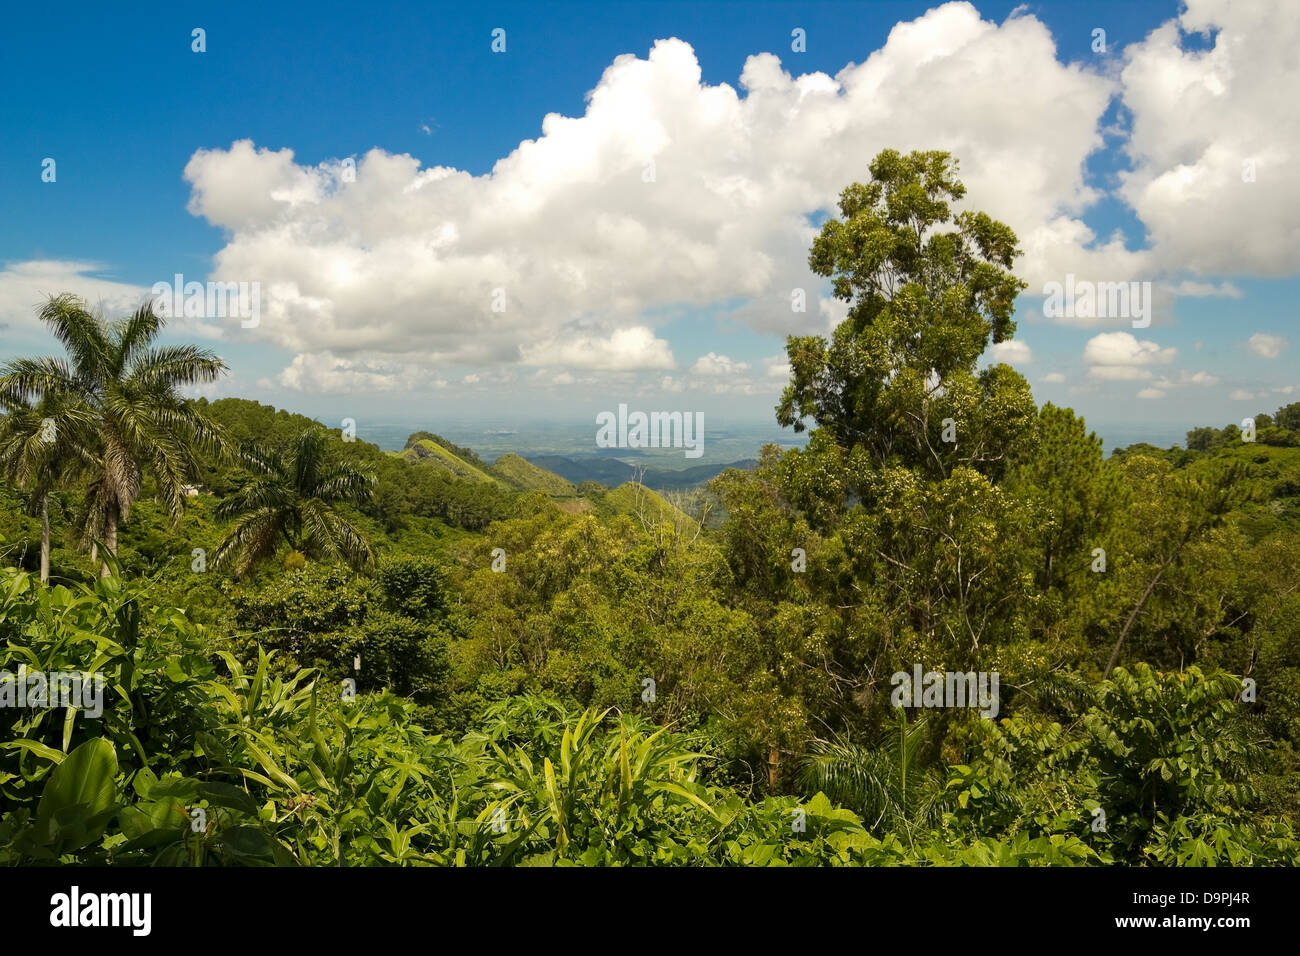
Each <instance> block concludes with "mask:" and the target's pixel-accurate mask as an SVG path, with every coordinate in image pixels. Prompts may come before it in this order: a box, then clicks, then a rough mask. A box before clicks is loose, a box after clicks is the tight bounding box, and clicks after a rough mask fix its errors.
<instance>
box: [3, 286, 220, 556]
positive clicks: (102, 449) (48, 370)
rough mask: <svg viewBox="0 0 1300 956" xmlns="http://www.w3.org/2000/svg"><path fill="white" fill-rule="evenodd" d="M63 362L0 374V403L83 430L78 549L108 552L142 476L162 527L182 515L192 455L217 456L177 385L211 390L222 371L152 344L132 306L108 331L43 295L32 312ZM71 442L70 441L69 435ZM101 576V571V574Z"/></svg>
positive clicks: (213, 430) (211, 434)
mask: <svg viewBox="0 0 1300 956" xmlns="http://www.w3.org/2000/svg"><path fill="white" fill-rule="evenodd" d="M40 318H41V321H42V322H44V323H45V324H46V325H48V326H49V327H50V331H51V332H53V333H54V336H55V338H57V339H58V340H59V341H60V342H61V343H62V344H63V347H64V349H65V350H66V351H67V353H68V357H67V359H63V358H56V357H53V356H49V357H46V358H39V359H17V360H15V361H12V362H9V363H7V364H6V365H5V366H4V367H3V368H0V403H3V404H4V405H5V406H7V407H13V406H15V405H19V404H22V403H24V402H26V403H29V404H32V405H38V404H40V403H41V402H52V403H54V404H55V405H56V406H57V407H59V408H61V409H63V414H65V415H66V416H68V419H69V421H73V422H84V423H88V425H89V428H88V432H87V437H88V439H89V441H88V444H91V445H92V447H93V448H94V450H95V455H94V464H93V466H91V467H90V469H89V474H90V482H89V485H88V487H87V494H86V506H87V508H86V514H87V517H86V521H85V526H84V528H83V536H84V538H85V539H86V540H102V541H103V543H104V549H105V551H106V552H107V553H108V554H111V555H115V554H116V553H117V533H118V528H119V527H120V525H121V524H122V523H123V522H125V521H126V520H127V519H128V518H129V517H130V515H131V507H132V506H133V505H134V504H135V502H136V500H137V499H138V498H139V496H140V486H141V483H142V481H143V478H144V473H145V471H146V470H147V471H148V473H149V474H150V476H151V477H152V478H153V479H154V483H155V484H156V486H157V490H158V495H159V497H160V498H162V500H163V501H164V502H165V503H166V504H167V506H168V510H169V511H170V512H171V516H172V519H173V520H174V521H179V520H180V518H181V515H182V513H183V512H184V509H185V485H186V484H187V483H188V482H189V481H190V480H191V476H193V475H194V474H195V473H196V472H197V470H198V467H199V464H200V455H201V454H202V453H207V454H209V455H215V454H217V453H218V452H220V451H221V450H222V448H223V447H224V440H223V437H222V431H221V428H220V426H219V425H217V424H216V423H215V422H213V421H211V420H210V419H209V418H207V416H206V415H204V414H203V413H202V412H201V411H199V409H198V408H196V407H195V406H194V405H193V403H191V402H187V401H186V400H185V398H184V397H183V396H182V395H181V394H180V391H179V390H180V388H181V387H182V386H186V385H197V384H207V383H209V382H213V381H215V380H216V379H217V378H218V377H219V376H220V375H221V373H222V372H224V371H225V370H226V364H225V363H224V362H223V361H221V359H220V358H218V357H217V356H216V355H214V354H212V353H211V352H209V351H207V350H206V349H200V348H197V347H196V346H193V345H167V346H159V345H154V344H153V343H154V340H155V339H156V338H157V337H158V335H159V333H160V332H161V331H162V328H163V326H164V325H165V320H164V319H162V318H161V317H160V316H158V315H157V314H156V313H155V312H154V311H153V306H152V304H151V303H150V304H146V305H142V306H141V307H140V308H139V309H137V310H136V311H135V313H134V314H132V315H130V316H128V317H126V318H124V319H121V320H119V321H116V322H109V321H108V320H106V319H105V318H104V317H103V315H102V314H96V313H91V312H90V311H89V309H88V308H87V307H86V303H85V302H84V301H83V300H82V299H79V298H77V297H76V296H74V295H70V294H64V295H60V296H51V297H50V299H49V301H47V302H46V304H45V305H44V307H43V308H42V309H41V311H40ZM78 434H80V432H78ZM100 573H101V574H102V575H104V576H107V575H108V574H109V573H110V571H109V566H108V563H107V562H105V563H104V565H103V567H102V569H101V572H100Z"/></svg>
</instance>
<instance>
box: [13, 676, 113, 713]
mask: <svg viewBox="0 0 1300 956" xmlns="http://www.w3.org/2000/svg"><path fill="white" fill-rule="evenodd" d="M0 707H52V708H57V707H78V708H80V709H81V710H83V711H85V713H86V716H87V717H99V716H100V715H102V714H103V713H104V675H103V674H99V673H93V674H91V673H87V672H86V671H49V672H48V673H47V672H45V671H29V670H28V669H27V666H26V665H25V664H24V665H22V666H20V667H19V668H18V673H17V674H14V673H12V672H10V671H0Z"/></svg>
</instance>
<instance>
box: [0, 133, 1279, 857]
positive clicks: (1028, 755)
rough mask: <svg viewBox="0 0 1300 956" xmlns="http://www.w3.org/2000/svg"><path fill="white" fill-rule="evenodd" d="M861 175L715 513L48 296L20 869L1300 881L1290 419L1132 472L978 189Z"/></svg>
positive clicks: (27, 507)
mask: <svg viewBox="0 0 1300 956" xmlns="http://www.w3.org/2000/svg"><path fill="white" fill-rule="evenodd" d="M867 171H868V173H869V176H868V177H867V180H866V182H864V183H853V184H851V185H849V186H848V187H847V188H845V190H844V191H843V193H842V194H841V196H840V200H839V204H838V210H837V214H836V215H835V216H832V217H831V218H829V219H827V220H826V221H825V222H824V223H823V224H822V226H821V229H820V232H819V234H818V235H817V237H816V239H815V240H814V242H813V244H812V248H811V252H810V256H809V265H810V267H811V268H812V270H813V271H814V272H815V273H817V274H818V275H821V276H824V277H826V278H827V279H829V280H830V282H831V284H832V288H833V290H834V293H835V295H836V296H837V297H838V298H839V299H840V300H842V301H843V302H844V303H845V306H846V308H847V315H846V318H845V319H844V320H843V321H842V322H841V323H840V324H839V325H838V326H837V327H836V328H835V330H834V332H833V333H832V334H831V335H830V336H829V337H824V336H799V337H793V336H792V337H790V338H789V340H788V343H787V353H788V356H789V362H790V367H791V376H790V381H789V384H788V385H787V387H786V388H785V391H784V393H783V394H782V396H781V399H780V402H779V404H778V405H777V407H776V409H775V413H776V418H777V420H778V421H779V422H780V423H781V424H782V425H784V426H788V427H790V428H792V429H795V430H800V431H802V430H807V431H808V433H809V441H808V443H807V445H806V447H803V448H793V449H788V450H782V449H780V448H778V447H776V446H767V447H765V448H763V449H762V450H761V454H760V456H759V460H758V463H757V464H756V466H755V467H753V468H751V469H748V470H741V469H729V470H727V471H725V472H723V473H722V474H720V475H719V476H717V477H716V478H714V479H713V480H712V481H711V482H709V483H708V485H707V486H706V487H702V488H700V489H697V491H696V492H695V493H693V494H690V495H680V494H667V493H664V494H660V493H658V492H656V491H653V490H651V489H649V488H646V487H644V486H643V485H641V484H639V483H637V482H628V483H626V484H623V485H620V486H618V487H616V488H609V487H605V486H603V485H600V484H598V483H596V482H583V483H582V484H581V485H577V486H575V485H574V484H573V483H571V482H568V481H566V480H564V479H563V478H561V477H560V476H558V475H554V474H551V473H550V472H547V471H545V470H544V469H541V468H539V467H537V466H536V465H534V464H532V463H530V462H527V461H524V459H522V458H520V457H519V456H506V457H503V459H501V460H498V462H496V463H489V462H487V461H485V460H483V459H482V458H481V457H479V456H478V455H477V454H475V453H474V452H473V451H472V450H470V449H467V448H464V447H460V446H457V445H455V444H453V443H451V442H449V441H447V440H446V439H444V438H442V437H441V436H440V435H438V434H437V433H436V432H434V431H428V432H423V431H422V432H416V433H415V434H412V435H411V436H410V439H409V440H408V441H407V443H406V446H405V448H404V449H403V450H402V451H400V452H385V451H383V450H381V449H380V448H378V447H377V446H375V445H373V444H370V443H367V442H365V441H356V440H350V438H351V436H349V435H346V434H345V433H343V432H341V431H339V430H337V429H328V428H325V427H324V426H322V425H321V424H320V423H318V422H316V421H314V420H312V419H310V418H306V417H304V416H300V415H295V414H291V413H289V412H286V411H283V410H276V409H273V408H270V407H267V406H264V405H260V404H258V403H256V402H251V401H247V400H243V399H238V398H223V399H219V400H216V401H208V400H206V399H190V398H186V397H184V392H185V389H186V388H187V387H189V386H193V385H196V384H203V383H208V382H211V381H213V380H216V379H217V378H219V377H220V376H221V375H222V373H223V372H224V370H225V364H224V362H222V360H221V359H220V358H219V357H217V356H216V355H214V354H212V353H210V352H208V351H205V350H202V349H199V348H197V347H194V346H189V345H164V344H160V343H159V336H160V335H161V334H162V333H163V331H164V320H163V319H162V318H160V317H159V316H157V315H156V314H154V312H153V311H152V310H151V309H150V308H149V307H148V306H144V307H141V308H140V309H139V310H137V311H136V312H134V313H132V314H130V315H128V316H125V317H122V318H119V319H111V318H108V317H105V316H104V315H102V314H99V313H97V312H94V311H92V310H90V309H89V308H88V306H87V305H86V304H85V303H83V302H81V301H80V300H78V299H76V298H75V297H73V296H70V295H60V296H56V297H53V298H51V299H50V300H49V301H48V302H47V303H46V304H45V305H44V306H43V308H42V310H41V313H40V317H41V319H42V320H43V321H44V322H45V324H46V326H47V327H48V328H49V330H50V333H51V336H52V339H53V340H54V343H55V344H57V345H58V346H61V347H62V350H63V354H62V355H51V356H37V357H32V358H25V359H21V360H15V361H12V362H10V363H8V364H7V365H5V366H4V367H3V368H0V412H3V418H0V471H2V472H3V476H4V484H3V487H2V488H0V565H2V566H0V639H2V640H3V648H2V649H0V656H3V660H2V661H0V672H2V673H0V704H5V706H3V707H0V795H2V797H3V799H2V800H0V806H2V807H3V813H2V814H0V861H3V862H6V863H10V864H32V863H53V862H62V863H112V864H139V863H163V864H192V865H244V864H275V865H333V864H340V863H346V864H348V865H358V864H359V865H445V866H453V865H454V866H465V865H471V866H472V865H489V864H507V865H511V864H518V865H525V864H554V863H559V862H571V863H578V864H585V865H615V864H661V865H930V864H970V865H992V864H997V865H1104V864H1127V865H1210V864H1290V865H1294V864H1295V863H1297V862H1300V842H1297V839H1296V837H1295V827H1296V824H1297V814H1298V813H1300V762H1298V761H1297V755H1296V741H1297V734H1298V733H1300V643H1298V642H1297V635H1298V634H1300V593H1298V591H1297V581H1300V404H1293V405H1288V406H1286V407H1283V408H1281V409H1276V410H1272V411H1269V412H1265V411H1261V412H1260V413H1259V414H1257V415H1256V416H1255V418H1254V419H1253V426H1254V427H1253V428H1252V429H1249V434H1247V432H1245V431H1243V430H1242V428H1241V427H1240V426H1239V425H1228V426H1227V427H1225V428H1214V427H1210V426H1206V427H1201V428H1197V429H1194V430H1193V431H1191V432H1189V433H1188V436H1187V440H1186V443H1185V447H1177V446H1176V447H1174V448H1169V449H1160V448H1156V447H1153V446H1151V445H1135V446H1130V447H1128V448H1125V449H1119V450H1116V452H1115V453H1113V454H1112V455H1111V456H1110V457H1106V456H1105V455H1104V454H1103V450H1102V443H1101V440H1100V439H1099V438H1098V437H1097V435H1096V434H1095V433H1093V432H1092V431H1090V430H1089V429H1088V427H1087V425H1086V423H1085V422H1084V421H1083V420H1082V419H1081V418H1080V417H1079V416H1077V415H1076V414H1075V413H1074V412H1073V411H1072V410H1070V409H1068V408H1059V407H1056V406H1054V405H1052V404H1043V405H1041V406H1040V405H1038V404H1036V403H1035V400H1034V397H1033V395H1032V392H1031V389H1030V387H1029V384H1028V382H1026V380H1025V379H1024V378H1023V377H1022V376H1021V375H1020V374H1019V373H1018V372H1017V371H1015V370H1014V369H1013V368H1011V367H1010V366H1009V365H1006V364H1000V363H989V362H988V361H987V351H988V349H989V347H990V346H991V345H993V344H996V343H1000V342H1006V341H1009V340H1011V339H1012V338H1013V337H1014V335H1015V330H1016V326H1015V321H1014V314H1015V303H1016V298H1017V296H1018V295H1019V294H1020V292H1021V291H1022V290H1023V289H1024V284H1023V283H1022V282H1021V281H1020V280H1019V279H1017V278H1016V276H1015V274H1014V265H1015V260H1016V258H1017V256H1018V254H1019V248H1018V241H1017V238H1016V236H1015V235H1014V234H1013V233H1012V231H1011V230H1010V229H1009V228H1008V227H1007V226H1006V225H1005V224H1003V223H1000V222H998V221H996V220H994V219H993V218H991V217H990V216H988V215H987V214H985V213H982V212H973V211H960V212H959V211H956V207H957V206H958V205H959V204H961V203H962V201H963V200H964V198H965V187H964V186H963V185H962V183H961V181H960V179H959V177H958V168H957V164H956V162H955V160H954V159H953V158H952V157H951V156H949V155H948V154H946V153H943V152H914V153H910V154H903V153H899V152H895V151H892V150H886V151H884V152H882V153H880V154H879V155H878V156H877V157H876V158H875V159H874V160H872V162H871V163H870V164H869V166H868V170H867ZM964 208H965V207H964V206H963V209H964ZM52 347H53V346H52ZM430 427H431V428H435V429H436V428H437V427H438V425H437V423H436V422H430ZM68 673H77V674H82V673H85V674H98V675H102V678H103V695H104V696H103V710H102V713H101V714H100V715H99V716H94V717H92V716H91V708H90V707H89V706H86V705H85V703H86V702H85V701H84V700H83V701H81V702H78V701H69V700H65V699H63V698H61V697H59V695H58V694H54V693H53V691H52V689H51V688H52V685H51V684H50V683H49V682H48V680H46V679H45V677H44V676H42V682H41V683H42V687H43V689H42V690H41V691H40V692H39V693H36V695H35V696H32V692H33V690H34V689H35V688H36V684H34V683H33V682H32V675H36V674H39V675H58V674H68ZM914 673H919V675H920V679H919V680H916V681H914V682H912V683H909V685H908V686H909V687H911V690H910V691H909V692H908V694H907V695H906V696H905V697H900V696H898V695H897V694H895V693H894V692H895V690H896V688H898V687H899V686H900V683H901V682H900V681H899V680H898V679H896V675H900V674H902V675H905V676H906V675H912V674H914ZM931 675H934V676H935V678H936V679H931ZM994 677H995V678H996V682H995V683H994V682H993V681H991V680H990V678H994ZM967 678H969V680H970V683H969V684H968V685H963V681H965V680H966V679H967ZM913 684H915V686H913ZM20 685H21V692H22V694H23V695H24V698H23V704H22V705H19V704H18V703H17V701H18V699H19V698H18V694H19V689H20ZM962 686H969V687H970V688H972V694H971V697H970V699H968V698H967V696H963V697H962V698H961V699H960V700H954V699H953V690H952V689H953V688H960V687H962ZM977 686H979V687H982V688H984V689H985V690H987V689H988V688H989V687H990V686H992V687H995V688H996V694H997V702H996V707H989V706H983V705H987V704H988V703H989V701H988V699H987V698H985V699H984V700H983V701H982V705H981V706H978V707H977V706H971V704H973V703H975V702H976V701H975V700H974V697H975V696H977V695H975V694H974V691H973V689H974V688H976V687H977ZM6 695H12V699H13V703H7V700H8V697H7V696H6ZM56 698H58V699H56Z"/></svg>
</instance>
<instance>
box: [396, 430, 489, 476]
mask: <svg viewBox="0 0 1300 956" xmlns="http://www.w3.org/2000/svg"><path fill="white" fill-rule="evenodd" d="M402 458H404V459H405V460H406V461H408V462H411V463H412V464H419V465H422V466H425V467H434V468H440V469H442V470H444V471H447V472H449V473H451V474H452V475H454V476H455V477H457V478H464V479H466V480H468V481H486V482H490V483H495V484H504V482H502V481H501V479H499V478H496V477H495V476H493V475H490V474H488V473H487V472H485V471H483V470H482V469H481V468H478V467H476V466H474V465H471V464H470V463H469V462H467V461H465V459H463V458H461V457H459V456H458V455H454V454H452V453H451V452H450V451H448V450H447V449H446V448H443V447H442V446H441V445H439V444H438V443H437V442H435V441H432V440H430V439H428V438H421V439H420V440H418V441H416V442H413V443H412V444H411V445H410V446H409V447H408V448H407V449H406V451H404V452H402Z"/></svg>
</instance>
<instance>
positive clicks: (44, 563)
mask: <svg viewBox="0 0 1300 956" xmlns="http://www.w3.org/2000/svg"><path fill="white" fill-rule="evenodd" d="M0 408H2V409H3V410H4V412H5V416H4V418H3V420H0V472H3V473H4V476H5V478H7V479H8V480H9V481H10V482H11V483H12V484H13V485H14V486H15V487H17V488H20V489H22V490H23V491H25V492H26V494H27V509H28V513H29V514H31V515H35V516H39V517H40V519H41V583H42V584H48V583H49V581H50V495H51V494H52V493H53V492H54V490H55V489H56V488H57V487H59V485H61V484H63V483H64V481H65V480H66V479H67V478H69V477H70V476H71V475H72V474H74V473H75V472H77V471H81V470H85V469H88V468H90V467H92V466H93V464H94V462H95V455H94V451H93V449H91V448H90V447H89V446H88V445H87V443H86V441H85V437H86V434H87V432H88V426H89V425H90V424H91V423H90V422H89V421H88V420H87V419H86V418H85V417H84V415H79V413H78V408H77V406H76V405H75V404H73V403H64V404H62V405H61V404H60V403H59V402H58V401H57V400H56V399H55V398H54V397H53V396H51V397H47V398H45V399H44V400H43V401H42V402H41V403H40V405H39V406H33V405H31V404H30V403H28V402H26V401H22V400H15V399H13V398H10V399H9V400H5V399H0Z"/></svg>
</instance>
